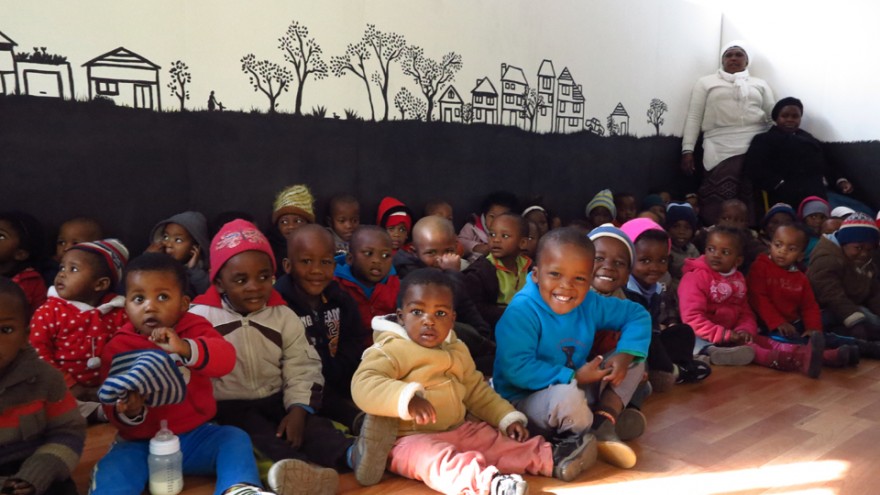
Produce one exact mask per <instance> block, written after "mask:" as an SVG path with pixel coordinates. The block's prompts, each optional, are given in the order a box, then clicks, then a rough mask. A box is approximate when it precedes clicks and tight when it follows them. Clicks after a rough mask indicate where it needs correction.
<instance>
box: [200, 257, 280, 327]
mask: <svg viewBox="0 0 880 495" xmlns="http://www.w3.org/2000/svg"><path fill="white" fill-rule="evenodd" d="M273 273H274V271H273V270H272V260H271V259H270V258H269V255H268V254H266V253H264V252H261V251H244V252H241V253H238V254H236V255H235V256H233V257H231V258H229V259H228V260H227V261H226V263H225V264H224V265H223V267H222V268H221V269H220V271H219V272H218V273H217V278H216V279H215V280H214V285H215V286H216V287H217V290H218V292H220V293H221V294H226V298H227V299H228V300H229V304H230V305H231V306H232V309H234V310H235V311H238V312H239V313H241V314H245V315H246V314H250V313H253V312H254V311H259V310H261V309H263V307H265V306H266V304H267V303H268V302H269V297H270V296H271V295H272V284H273V281H274V277H273Z"/></svg>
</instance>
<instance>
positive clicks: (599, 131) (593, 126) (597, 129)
mask: <svg viewBox="0 0 880 495" xmlns="http://www.w3.org/2000/svg"><path fill="white" fill-rule="evenodd" d="M584 130H585V131H587V132H592V133H593V134H595V135H597V136H603V135H604V134H605V128H604V127H602V122H601V121H600V120H599V119H597V118H596V117H593V118H592V119H590V120H587V121H585V122H584Z"/></svg>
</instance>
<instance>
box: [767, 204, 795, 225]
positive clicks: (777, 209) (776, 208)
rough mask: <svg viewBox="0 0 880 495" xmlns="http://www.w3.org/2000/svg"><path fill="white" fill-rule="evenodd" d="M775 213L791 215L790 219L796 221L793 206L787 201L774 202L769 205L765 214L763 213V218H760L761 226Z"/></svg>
mask: <svg viewBox="0 0 880 495" xmlns="http://www.w3.org/2000/svg"><path fill="white" fill-rule="evenodd" d="M777 213H787V214H788V215H790V216H791V221H792V222H796V221H797V213H795V211H794V208H792V207H791V205H789V204H788V203H776V204H775V205H773V206H771V207H770V209H769V210H767V214H766V215H764V218H763V219H762V220H761V226H762V227H763V226H764V225H767V222H768V221H769V220H770V218H771V217H772V216H773V215H775V214H777Z"/></svg>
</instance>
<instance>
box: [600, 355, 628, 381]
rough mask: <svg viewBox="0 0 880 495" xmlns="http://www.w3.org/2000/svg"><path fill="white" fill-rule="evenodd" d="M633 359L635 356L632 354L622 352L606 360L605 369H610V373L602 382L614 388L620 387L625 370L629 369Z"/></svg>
mask: <svg viewBox="0 0 880 495" xmlns="http://www.w3.org/2000/svg"><path fill="white" fill-rule="evenodd" d="M633 359H635V356H633V355H632V354H626V353H622V352H621V353H618V354H615V355H613V356H611V357H610V358H608V361H606V362H605V368H610V369H611V372H610V373H609V374H608V376H606V377H605V378H603V379H602V381H604V382H608V383H610V384H611V385H614V386H617V385H620V383H621V382H622V381H623V379H624V377H626V370H628V369H629V365H631V364H632V362H633Z"/></svg>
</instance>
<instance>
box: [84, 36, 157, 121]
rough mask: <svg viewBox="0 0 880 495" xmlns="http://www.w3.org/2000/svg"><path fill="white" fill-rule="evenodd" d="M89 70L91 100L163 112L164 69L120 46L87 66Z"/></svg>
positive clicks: (91, 61) (89, 62) (87, 63)
mask: <svg viewBox="0 0 880 495" xmlns="http://www.w3.org/2000/svg"><path fill="white" fill-rule="evenodd" d="M83 67H86V68H87V70H88V81H89V98H90V99H95V98H98V97H101V98H107V99H109V100H112V101H113V102H114V103H116V104H117V105H124V106H129V107H134V108H147V109H150V110H162V102H161V96H160V91H159V70H160V69H161V67H159V66H158V65H156V64H154V63H153V62H150V61H149V60H147V59H145V58H144V57H142V56H140V55H138V54H137V53H134V52H133V51H131V50H127V49H125V48H123V47H119V48H117V49H115V50H112V51H109V52H107V53H105V54H103V55H101V56H99V57H97V58H93V59H92V60H89V61H88V62H86V63H84V64H83Z"/></svg>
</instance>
